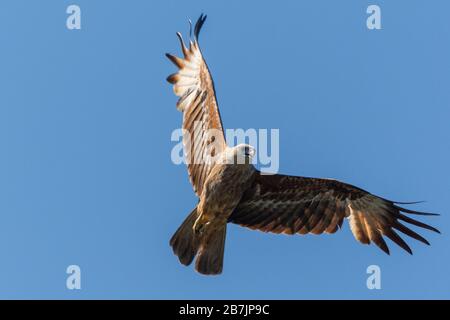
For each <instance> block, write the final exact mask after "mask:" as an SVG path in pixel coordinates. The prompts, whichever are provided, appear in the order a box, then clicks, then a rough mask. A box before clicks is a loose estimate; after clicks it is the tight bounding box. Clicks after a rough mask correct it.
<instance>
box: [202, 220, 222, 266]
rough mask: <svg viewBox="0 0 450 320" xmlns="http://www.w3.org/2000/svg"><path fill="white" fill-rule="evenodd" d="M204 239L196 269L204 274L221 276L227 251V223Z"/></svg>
mask: <svg viewBox="0 0 450 320" xmlns="http://www.w3.org/2000/svg"><path fill="white" fill-rule="evenodd" d="M211 231H212V232H208V234H206V235H205V237H204V239H202V241H201V242H202V243H201V245H200V249H199V252H198V256H197V260H196V261H195V269H196V270H197V271H198V272H200V273H202V274H208V275H213V274H219V273H222V268H223V254H224V249H225V235H226V231H227V224H226V222H225V223H224V224H223V225H221V226H219V228H218V229H215V230H211Z"/></svg>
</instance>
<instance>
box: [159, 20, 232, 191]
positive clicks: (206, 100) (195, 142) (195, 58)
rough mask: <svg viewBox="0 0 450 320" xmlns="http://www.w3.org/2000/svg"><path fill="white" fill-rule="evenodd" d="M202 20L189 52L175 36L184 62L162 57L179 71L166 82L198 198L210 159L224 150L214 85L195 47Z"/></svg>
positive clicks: (198, 48) (195, 30) (197, 25)
mask: <svg viewBox="0 0 450 320" xmlns="http://www.w3.org/2000/svg"><path fill="white" fill-rule="evenodd" d="M205 19H206V16H204V15H201V16H200V18H199V19H198V21H197V23H196V24H195V28H194V41H190V43H189V48H186V46H185V44H184V41H183V38H182V36H181V34H180V33H177V36H178V38H179V40H180V43H181V49H182V51H183V56H184V58H178V57H175V56H173V55H171V54H166V56H167V57H168V58H169V59H170V60H171V61H172V62H173V63H174V64H175V65H176V66H177V67H178V68H179V70H178V72H177V73H174V74H172V75H170V76H169V77H168V78H167V81H169V82H170V83H172V84H173V85H174V86H173V88H174V92H175V94H176V95H177V96H179V97H180V99H179V100H178V102H177V108H178V110H180V111H182V112H183V129H184V130H185V132H187V133H188V134H187V135H184V136H183V143H184V151H185V156H186V160H187V163H188V172H189V177H190V180H191V183H192V185H193V187H194V191H195V192H196V193H197V195H199V196H200V194H201V192H202V187H203V184H204V182H205V180H206V178H207V176H208V174H209V172H210V170H211V167H212V164H213V162H214V160H213V159H214V156H216V155H218V154H219V153H220V152H222V151H223V150H224V149H225V147H226V143H225V137H224V134H223V128H222V122H221V119H220V114H219V109H218V105H217V101H216V96H215V91H214V83H213V80H212V78H211V75H210V73H209V70H208V66H207V65H206V62H205V60H204V59H203V56H202V53H201V51H200V47H199V44H198V36H199V33H200V29H201V27H202V25H203V23H204V22H205Z"/></svg>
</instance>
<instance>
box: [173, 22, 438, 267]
mask: <svg viewBox="0 0 450 320" xmlns="http://www.w3.org/2000/svg"><path fill="white" fill-rule="evenodd" d="M205 19H206V15H203V14H202V15H201V16H200V18H199V19H198V21H197V23H196V24H195V28H194V40H193V41H192V40H190V41H189V48H187V47H186V46H185V44H184V42H183V38H182V36H181V34H180V33H177V36H178V38H179V40H180V43H181V50H182V52H183V56H184V58H178V57H175V56H173V55H170V54H166V56H167V57H168V58H169V59H170V60H171V61H172V62H173V63H174V64H175V65H176V66H177V67H178V68H179V70H178V72H177V73H175V74H172V75H170V76H169V77H168V78H167V81H169V82H170V83H172V84H173V85H174V92H175V94H176V95H177V96H179V97H180V98H179V100H178V102H177V109H178V110H180V111H181V112H182V113H183V129H184V130H185V133H186V134H184V135H183V145H184V150H185V156H186V160H187V163H188V165H187V167H188V173H189V178H190V181H191V183H192V185H193V188H194V191H195V193H196V194H197V196H198V197H199V202H198V205H197V206H196V207H195V208H194V210H192V212H191V213H190V214H189V215H188V217H187V218H186V220H185V221H184V222H183V223H182V224H181V226H180V227H179V228H178V230H177V231H176V232H175V234H174V235H173V236H172V238H171V240H170V245H171V246H172V248H173V251H174V253H175V254H176V255H177V256H178V258H179V260H180V262H181V263H182V264H184V265H189V264H191V262H192V261H193V260H194V258H195V257H197V259H196V264H195V268H196V270H197V271H198V272H200V273H202V274H219V273H221V272H222V268H223V255H224V247H225V235H226V229H227V223H229V222H231V223H235V224H238V225H241V226H245V227H248V228H250V229H254V230H261V231H264V232H273V233H285V234H297V233H298V234H307V233H313V234H322V233H334V232H336V231H337V230H338V229H340V228H341V226H342V223H343V221H344V218H347V219H348V221H349V224H350V228H351V231H352V233H353V235H354V236H355V238H356V239H357V240H358V241H360V242H361V243H364V244H370V243H371V242H373V243H375V244H376V245H377V246H378V247H380V248H381V249H382V250H383V251H384V252H386V253H387V254H389V249H388V246H387V244H386V242H385V240H384V238H383V236H386V237H388V238H389V239H391V240H392V241H393V242H395V243H396V244H397V245H399V246H400V247H402V248H403V249H404V250H406V251H407V252H409V253H410V254H412V251H411V249H410V247H409V246H408V245H407V244H406V242H405V241H404V240H403V239H402V238H401V237H400V236H399V235H398V234H397V232H396V231H395V230H398V231H400V232H402V233H404V234H405V235H408V236H410V237H412V238H414V239H416V240H419V241H421V242H423V243H425V244H428V245H429V243H428V241H427V240H426V239H424V238H423V237H422V236H421V235H419V234H417V233H416V232H414V231H413V230H411V229H409V228H408V227H406V226H405V225H404V224H402V222H407V223H409V224H412V225H415V226H418V227H421V228H425V229H428V230H432V231H435V232H438V233H439V231H438V230H437V229H436V228H433V227H432V226H429V225H427V224H425V223H422V222H420V221H417V220H414V219H412V218H410V217H409V216H407V215H405V213H406V214H415V215H436V214H432V213H425V212H418V211H414V210H409V209H406V208H402V207H400V206H399V205H400V204H412V203H401V202H394V201H390V200H387V199H384V198H382V197H378V196H376V195H373V194H371V193H369V192H367V191H364V190H362V189H360V188H358V187H355V186H352V185H350V184H347V183H343V182H339V181H336V180H332V179H319V178H308V177H295V176H288V175H281V174H276V175H264V174H262V173H261V172H260V171H258V170H256V169H255V167H254V166H253V165H252V163H251V159H252V157H253V155H254V153H255V150H254V148H253V147H252V146H250V145H246V144H241V145H238V146H235V147H233V148H231V147H228V146H227V145H226V142H225V137H224V133H223V127H222V122H221V119H220V114H219V109H218V105H217V101H216V95H215V89H214V83H213V80H212V78H211V74H210V72H209V70H208V66H207V65H206V62H205V60H204V59H203V56H202V53H201V50H200V47H199V43H198V36H199V33H200V29H201V28H202V25H203V23H204V22H205ZM401 221H402V222H401Z"/></svg>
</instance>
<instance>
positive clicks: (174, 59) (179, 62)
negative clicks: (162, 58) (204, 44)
mask: <svg viewBox="0 0 450 320" xmlns="http://www.w3.org/2000/svg"><path fill="white" fill-rule="evenodd" d="M166 57H167V58H169V60H170V61H172V63H173V64H174V65H176V66H177V67H178V68H180V69H182V68H183V67H184V62H183V60H182V59H180V58H178V57H175V56H173V55H171V54H170V53H166Z"/></svg>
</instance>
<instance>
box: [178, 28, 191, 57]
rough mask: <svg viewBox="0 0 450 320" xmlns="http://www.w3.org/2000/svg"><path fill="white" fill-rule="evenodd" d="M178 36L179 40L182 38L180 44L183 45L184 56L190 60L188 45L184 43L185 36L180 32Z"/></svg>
mask: <svg viewBox="0 0 450 320" xmlns="http://www.w3.org/2000/svg"><path fill="white" fill-rule="evenodd" d="M177 37H178V40H180V45H181V50H182V51H183V56H184V58H185V59H186V60H188V61H189V52H188V49H187V48H186V45H185V44H184V41H183V36H182V35H181V33H180V32H177Z"/></svg>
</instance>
